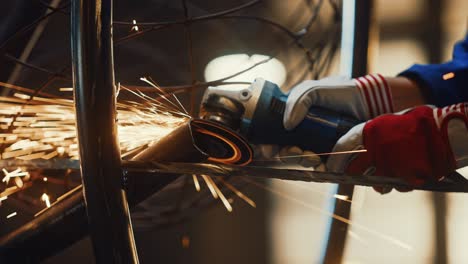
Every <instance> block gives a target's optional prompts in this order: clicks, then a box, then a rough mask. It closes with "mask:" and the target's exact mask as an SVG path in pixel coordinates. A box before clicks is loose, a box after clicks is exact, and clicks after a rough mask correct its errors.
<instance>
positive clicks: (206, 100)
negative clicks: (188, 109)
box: [200, 78, 360, 153]
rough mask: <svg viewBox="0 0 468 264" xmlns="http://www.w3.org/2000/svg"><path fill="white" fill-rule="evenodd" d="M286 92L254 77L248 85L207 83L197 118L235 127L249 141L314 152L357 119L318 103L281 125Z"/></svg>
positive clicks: (323, 150) (332, 142) (328, 147)
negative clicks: (288, 125)
mask: <svg viewBox="0 0 468 264" xmlns="http://www.w3.org/2000/svg"><path fill="white" fill-rule="evenodd" d="M288 95H289V94H287V93H283V92H282V91H281V90H280V88H279V87H278V86H277V85H276V84H274V83H272V82H269V81H266V80H264V79H262V78H257V79H256V80H255V81H254V82H253V83H252V84H251V85H250V86H249V87H248V88H240V87H239V88H224V87H208V89H207V90H206V91H205V93H204V96H203V99H202V105H201V109H200V112H201V118H203V119H205V120H210V121H214V122H217V123H221V124H223V125H224V126H227V127H229V128H231V129H233V130H237V131H239V132H240V134H241V135H243V136H245V137H246V138H247V140H248V141H249V142H250V143H253V144H274V145H280V146H298V147H300V148H302V149H303V150H310V151H313V152H315V153H327V152H330V151H331V150H332V149H333V147H334V145H335V143H336V141H337V140H338V139H339V138H340V137H341V136H342V135H344V134H345V133H346V132H347V131H348V130H349V129H351V128H352V127H353V126H355V125H356V124H359V123H360V121H359V120H356V119H354V118H352V117H349V116H346V115H343V114H340V113H336V112H333V111H330V110H327V109H324V108H320V107H315V106H313V107H311V108H310V109H309V111H308V113H307V115H306V117H305V119H304V120H303V121H302V122H301V123H300V124H299V125H298V126H297V127H296V128H295V129H293V130H291V131H287V130H286V129H285V128H284V126H283V114H284V110H285V106H286V101H287V99H288Z"/></svg>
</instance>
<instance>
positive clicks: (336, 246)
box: [321, 0, 372, 264]
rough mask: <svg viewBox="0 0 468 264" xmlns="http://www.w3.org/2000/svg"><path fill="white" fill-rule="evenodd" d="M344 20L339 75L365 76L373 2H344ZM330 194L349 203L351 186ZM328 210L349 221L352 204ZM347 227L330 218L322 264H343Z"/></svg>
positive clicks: (334, 203) (339, 204)
mask: <svg viewBox="0 0 468 264" xmlns="http://www.w3.org/2000/svg"><path fill="white" fill-rule="evenodd" d="M342 10H343V12H342V13H343V18H342V31H341V32H342V34H341V38H342V39H341V67H340V68H341V69H340V70H341V74H343V75H347V76H350V77H358V76H362V75H365V74H366V73H367V62H368V43H369V31H370V30H369V28H370V23H371V10H372V0H362V1H357V0H346V1H343V9H342ZM331 191H332V192H333V194H338V195H344V196H347V197H348V199H352V197H353V193H354V185H348V184H339V185H337V186H335V187H334V188H333V189H332V190H331ZM329 208H330V209H331V210H333V214H335V215H339V216H341V217H343V218H350V216H351V203H349V202H345V201H342V200H339V199H331V201H330V204H329ZM347 233H348V224H347V223H344V222H342V221H338V220H337V219H334V218H330V220H329V222H328V233H327V234H326V237H325V241H324V242H325V245H324V249H323V252H322V256H321V263H326V264H339V263H341V262H342V259H343V255H344V250H345V245H346V237H347Z"/></svg>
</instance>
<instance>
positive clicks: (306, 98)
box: [283, 74, 393, 130]
mask: <svg viewBox="0 0 468 264" xmlns="http://www.w3.org/2000/svg"><path fill="white" fill-rule="evenodd" d="M311 106H317V107H322V108H325V109H328V110H332V111H335V112H338V113H341V114H345V115H349V116H351V117H354V118H356V119H358V120H362V121H365V120H369V119H371V118H374V117H376V116H379V115H381V114H385V113H393V102H392V96H391V94H390V89H389V87H388V84H387V82H386V80H385V78H384V77H382V76H381V75H380V74H373V75H366V76H363V77H359V78H357V79H350V78H348V77H343V76H338V77H328V78H325V79H321V80H308V81H304V82H302V83H300V84H298V85H296V86H295V87H293V88H292V89H291V92H290V94H289V96H288V100H287V102H286V109H285V113H284V117H283V124H284V127H285V128H286V129H287V130H291V129H294V128H295V127H296V126H297V125H298V124H299V123H300V122H301V121H302V120H303V119H304V117H305V116H306V114H307V112H308V110H309V108H310V107H311Z"/></svg>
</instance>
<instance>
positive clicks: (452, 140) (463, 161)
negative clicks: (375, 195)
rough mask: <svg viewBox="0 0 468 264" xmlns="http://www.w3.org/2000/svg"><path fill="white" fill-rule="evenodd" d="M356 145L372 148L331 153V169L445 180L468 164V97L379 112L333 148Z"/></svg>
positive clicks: (421, 180)
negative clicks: (438, 104) (462, 100)
mask: <svg viewBox="0 0 468 264" xmlns="http://www.w3.org/2000/svg"><path fill="white" fill-rule="evenodd" d="M357 149H366V150H367V152H362V153H355V154H346V155H331V156H330V157H329V159H328V161H327V169H328V170H329V171H332V172H338V173H348V174H353V175H362V174H366V175H378V176H386V177H397V178H402V179H404V180H406V181H407V182H408V183H410V184H412V185H414V186H418V185H421V184H424V183H425V182H428V181H437V180H440V179H441V178H443V177H444V176H446V175H448V174H449V173H450V172H452V171H453V170H455V169H456V168H460V167H463V166H466V165H468V103H460V104H457V105H452V106H447V107H444V108H432V107H429V106H420V107H416V108H413V109H409V110H407V111H405V112H403V113H399V114H389V115H382V116H379V117H377V118H375V119H373V120H370V121H368V122H367V123H362V124H360V125H357V126H355V127H354V128H352V129H351V130H350V131H348V133H347V134H345V135H344V136H343V137H341V138H340V139H339V140H338V142H337V144H336V145H335V147H334V149H333V151H348V150H357ZM377 191H379V192H381V193H385V192H388V191H389V190H383V189H377Z"/></svg>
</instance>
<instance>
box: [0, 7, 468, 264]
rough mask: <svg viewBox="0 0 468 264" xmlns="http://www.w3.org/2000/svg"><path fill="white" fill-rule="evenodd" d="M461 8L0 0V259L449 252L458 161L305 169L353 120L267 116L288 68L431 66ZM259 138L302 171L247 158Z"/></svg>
mask: <svg viewBox="0 0 468 264" xmlns="http://www.w3.org/2000/svg"><path fill="white" fill-rule="evenodd" d="M467 10H468V2H467V1H463V0H447V1H442V0H431V1H420V0H409V1H405V0H396V1H384V0H362V1H357V0H291V1H289V0H288V1H283V0H224V1H215V0H174V1H172V0H140V1H129V0H15V1H4V2H3V3H2V8H0V62H1V63H0V92H1V95H0V154H1V159H0V166H1V170H2V172H0V178H1V179H2V181H1V182H0V263H45V264H56V263H69V264H73V263H194V264H198V263H200V264H201V263H203V264H211V263H225V264H230V263H255V264H257V263H258V264H260V263H273V264H282V263H327V264H328V263H330V264H363V263H434V264H435V263H455V264H456V263H467V262H468V250H466V248H467V245H468V225H467V224H466V219H468V208H467V206H466V202H467V201H468V196H467V194H466V193H467V192H468V181H467V179H468V167H464V168H461V169H459V170H457V172H455V173H454V175H453V176H451V177H446V178H444V179H442V180H441V181H440V182H436V183H431V184H428V185H422V186H418V187H416V188H414V186H409V185H408V184H407V183H406V182H404V181H400V180H398V179H393V178H386V177H380V178H379V177H370V176H367V175H359V176H356V175H345V174H343V175H340V174H337V173H332V172H327V171H326V169H324V165H323V162H326V161H327V159H328V156H329V155H333V154H334V152H333V147H334V145H335V144H336V142H337V141H338V139H339V138H340V137H341V136H343V135H344V134H346V133H347V132H348V131H349V130H350V129H352V128H353V127H354V126H356V125H358V124H359V123H361V122H362V120H357V119H355V118H353V117H350V116H346V115H343V114H341V113H336V112H333V111H328V110H326V109H322V108H320V107H316V108H314V107H312V108H310V109H308V111H309V112H308V117H310V118H309V119H308V122H309V123H307V124H305V123H304V122H303V123H301V125H300V126H299V127H298V128H296V129H295V130H293V131H286V130H285V129H284V127H283V113H284V112H285V108H286V107H287V106H286V104H287V103H286V102H287V100H288V95H289V93H288V92H289V91H290V89H291V88H292V87H294V86H295V85H297V84H299V83H301V82H302V81H304V80H319V79H322V78H325V77H328V76H347V77H359V76H364V75H366V74H369V73H380V74H382V75H384V76H395V75H397V74H399V73H400V72H401V71H402V70H404V69H406V68H408V67H410V66H411V65H413V64H415V63H420V64H428V63H433V64H435V63H442V62H445V61H448V60H450V59H451V57H452V50H453V46H454V44H455V43H456V42H457V41H460V40H462V39H463V38H465V34H466V33H467V28H468V12H467ZM448 78H451V77H448ZM306 121H307V120H306ZM330 124H331V125H330ZM305 139H307V140H305ZM273 145H274V146H273ZM277 146H298V147H300V149H304V150H305V149H308V150H311V151H313V152H315V153H318V154H320V155H318V156H317V155H315V154H314V155H313V157H312V158H309V159H307V161H308V162H309V165H310V163H312V164H314V166H315V165H317V167H316V168H310V166H302V165H300V164H297V160H298V159H295V158H297V156H295V155H297V154H294V153H293V154H291V152H287V153H286V154H284V153H283V154H282V152H281V151H282V150H283V149H282V150H278V151H279V154H277V155H276V157H275V156H273V157H271V156H269V157H265V156H263V155H261V154H259V153H265V152H268V151H269V150H270V151H272V150H274V149H275V148H276V149H277V148H278V147H277ZM384 151H385V150H384ZM299 154H304V155H305V152H302V151H301V152H300V153H299ZM321 154H323V155H321ZM309 156H312V155H309ZM278 157H279V158H278ZM414 158H415V159H417V157H414ZM409 162H411V161H409ZM321 163H322V164H321ZM318 164H321V165H320V166H322V167H320V166H319V165H318ZM372 187H389V188H403V189H404V188H408V187H411V188H412V189H414V190H412V191H410V192H398V191H397V190H392V191H391V192H390V193H387V194H384V195H382V194H380V193H378V192H376V191H375V190H374V189H373V188H372Z"/></svg>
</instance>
